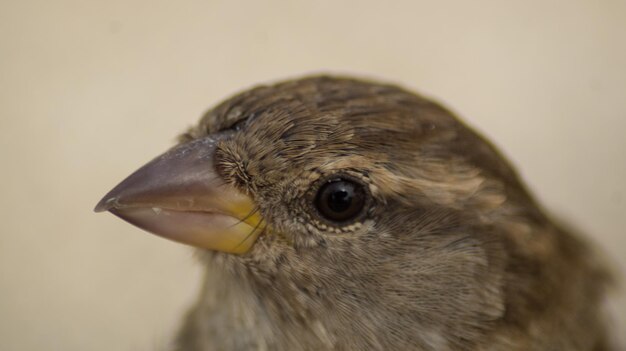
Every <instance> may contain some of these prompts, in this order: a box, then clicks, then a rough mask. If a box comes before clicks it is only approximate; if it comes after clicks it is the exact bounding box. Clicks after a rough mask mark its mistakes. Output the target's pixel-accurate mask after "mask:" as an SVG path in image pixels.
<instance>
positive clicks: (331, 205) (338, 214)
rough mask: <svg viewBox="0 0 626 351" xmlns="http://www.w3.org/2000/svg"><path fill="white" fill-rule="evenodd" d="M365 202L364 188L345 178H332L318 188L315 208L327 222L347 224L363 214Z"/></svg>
mask: <svg viewBox="0 0 626 351" xmlns="http://www.w3.org/2000/svg"><path fill="white" fill-rule="evenodd" d="M366 202H367V193H366V191H365V189H364V186H363V185H362V184H360V183H358V182H356V181H353V180H351V179H346V178H340V177H338V178H333V179H330V180H328V181H327V182H325V183H324V184H322V185H321V186H320V188H319V189H318V191H317V194H316V195H315V202H314V204H315V208H316V209H317V211H318V212H319V214H320V215H321V216H322V217H324V219H326V220H327V221H330V222H334V223H336V224H342V225H343V224H348V223H347V222H351V221H354V220H355V219H356V218H357V217H359V215H361V214H362V213H363V209H364V208H365V204H366Z"/></svg>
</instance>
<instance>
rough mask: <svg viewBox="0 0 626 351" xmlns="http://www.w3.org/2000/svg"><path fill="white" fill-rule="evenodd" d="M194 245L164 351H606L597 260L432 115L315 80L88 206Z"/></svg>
mask: <svg viewBox="0 0 626 351" xmlns="http://www.w3.org/2000/svg"><path fill="white" fill-rule="evenodd" d="M96 210H97V211H110V212H112V213H113V214H115V215H117V216H119V217H121V218H122V219H124V220H126V221H128V222H130V223H132V224H134V225H136V226H138V227H140V228H143V229H145V230H147V231H150V232H152V233H154V234H157V235H160V236H163V237H166V238H169V239H172V240H175V241H178V242H181V243H185V244H189V245H193V246H196V247H198V248H200V250H199V252H200V257H201V260H202V262H203V265H204V266H205V267H206V274H205V281H204V286H203V288H202V291H201V292H200V295H199V298H198V301H197V302H196V304H195V306H193V308H192V309H191V310H190V312H189V313H188V316H187V319H186V322H185V324H184V326H183V328H182V330H181V332H180V334H179V337H178V339H177V342H176V347H175V348H176V349H177V350H485V351H486V350H494V351H495V350H594V351H601V350H609V349H612V348H611V345H610V342H609V333H607V323H606V322H605V318H604V315H603V313H602V309H601V304H602V302H603V300H604V297H605V293H606V290H607V287H608V286H609V283H610V282H611V277H610V274H608V273H607V271H606V270H605V268H604V266H603V264H601V260H600V259H599V257H598V255H597V254H596V253H594V251H593V250H592V249H590V248H589V245H587V244H586V243H585V242H584V241H582V240H581V239H579V238H578V237H577V236H575V235H573V234H572V233H570V232H569V231H567V230H565V229H563V228H562V227H561V226H559V225H558V224H556V223H555V222H554V221H553V220H551V219H550V218H549V217H548V216H547V215H546V214H545V213H544V212H543V211H542V209H541V208H540V207H539V206H538V205H537V203H536V202H535V201H534V200H533V198H532V197H531V195H529V193H528V191H527V190H526V189H525V187H524V185H523V184H522V183H521V181H520V179H519V178H518V176H517V175H516V173H515V171H514V170H513V168H512V167H511V166H510V165H509V163H508V162H507V161H506V160H505V159H504V158H503V157H502V156H501V155H500V154H499V153H498V151H497V150H496V149H495V148H494V147H493V146H492V145H491V144H490V143H489V142H487V141H485V140H484V139H483V138H482V137H480V136H479V135H478V134H477V133H476V132H474V131H472V130H471V129H470V128H468V127H467V126H466V125H464V124H463V123H461V122H460V121H459V120H458V119H456V118H455V117H454V116H453V114H452V113H451V112H449V111H448V110H446V109H445V108H443V107H442V106H441V105H439V104H437V103H435V102H433V101H431V100H429V99H426V98H424V97H421V96H419V95H415V94H413V93H410V92H407V91H405V90H403V89H401V88H398V87H395V86H392V85H383V84H378V83H371V82H365V81H360V80H354V79H347V78H335V77H325V76H322V77H312V78H305V79H300V80H293V81H287V82H283V83H280V84H276V85H272V86H261V87H257V88H254V89H252V90H249V91H246V92H243V93H241V94H239V95H236V96H234V97H232V98H231V99H229V100H227V101H225V102H223V103H222V104H220V105H218V106H217V107H215V108H214V109H212V110H211V111H209V112H208V113H207V114H206V115H205V116H204V117H203V118H202V119H201V121H200V123H199V124H198V125H197V126H196V127H194V128H192V129H191V130H189V131H188V132H187V133H185V134H184V135H183V136H182V137H181V138H180V143H179V145H177V146H175V147H174V148H172V149H171V150H169V151H167V152H166V153H165V154H163V155H161V156H159V157H157V158H156V159H154V160H153V161H151V162H150V163H148V164H147V165H145V166H144V167H142V168H140V169H139V170H138V171H136V172H135V173H133V174H132V175H131V176H129V177H128V178H127V179H126V180H124V181H123V182H122V183H121V184H119V185H118V186H117V187H116V188H114V189H113V190H112V191H111V192H110V193H109V194H107V195H106V196H105V197H104V198H103V199H102V201H101V202H100V203H99V204H98V205H97V207H96Z"/></svg>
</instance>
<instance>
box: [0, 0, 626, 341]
mask: <svg viewBox="0 0 626 351" xmlns="http://www.w3.org/2000/svg"><path fill="white" fill-rule="evenodd" d="M625 38H626V2H625V1H620V0H613V1H611V0H602V1H599V0H587V1H585V0H575V1H574V0H570V1H549V0H536V1H517V2H512V1H495V0H494V1H457V2H450V1H437V2H432V3H429V2H422V1H410V2H409V1H407V2H383V1H373V2H369V3H368V2H364V1H309V2H300V1H289V2H288V1H284V2H280V1H274V2H262V1H249V2H236V1H228V2H227V1H195V2H194V1H161V0H157V1H153V0H139V1H132V0H131V1H128V0H124V1H122V0H109V1H104V0H103V1H72V0H57V1H50V0H13V1H7V0H1V1H0V164H1V165H2V170H1V171H0V180H1V181H0V214H1V217H0V218H1V220H0V349H1V350H151V349H163V346H162V345H164V344H165V343H166V342H167V340H169V338H170V335H171V333H172V330H173V327H174V326H175V325H177V323H178V319H179V317H180V315H181V312H182V311H183V310H184V308H185V306H187V305H188V303H189V302H190V300H191V298H192V297H193V296H194V294H195V292H196V289H197V287H198V278H199V270H198V267H197V266H196V265H195V264H194V261H193V257H192V255H191V250H190V249H188V248H186V247H183V246H181V245H178V244H174V243H171V242H168V241H165V240H163V239H160V238H157V237H154V236H151V235H148V234H144V233H143V232H141V231H139V230H138V229H135V228H133V227H131V226H129V225H127V224H125V223H123V222H122V221H120V220H118V219H116V218H115V217H113V216H112V215H109V214H94V213H92V212H91V209H92V208H93V206H94V205H95V203H96V202H97V200H99V198H100V197H101V196H102V195H104V193H105V192H106V191H108V190H109V189H110V188H111V187H112V186H113V185H115V184H116V183H117V182H118V181H120V180H121V179H122V178H123V177H124V176H126V175H127V174H128V173H129V172H131V171H133V170H134V169H135V168H137V167H138V166H140V165H141V164H143V163H144V162H145V161H147V160H148V159H150V158H151V157H152V156H154V155H156V154H157V153H160V152H161V151H163V150H164V149H166V148H167V147H168V146H170V145H172V142H173V139H174V137H175V136H176V135H177V133H179V132H180V131H182V130H183V129H185V128H186V127H187V126H189V125H190V124H192V123H194V121H195V120H196V119H197V118H198V117H199V116H200V115H201V114H202V112H203V111H204V110H205V109H207V108H208V107H209V106H211V105H212V104H214V103H216V102H218V101H219V100H220V99H222V98H224V97H226V96H228V95H229V94H231V93H234V92H236V91H238V90H240V89H243V88H246V87H248V86H250V85H253V84H257V83H259V82H264V81H271V80H276V79H281V78H285V77H291V76H296V75H301V74H303V73H309V72H320V71H324V72H342V73H354V74H358V75H362V76H367V77H375V78H380V79H384V80H389V81H393V82H398V83H401V84H403V85H405V86H407V87H410V88H412V89H415V90H419V91H421V92H424V93H426V94H428V95H431V96H434V97H436V98H438V99H440V100H442V101H443V102H445V103H446V104H447V105H448V106H450V107H451V108H453V109H454V110H456V111H457V112H459V113H460V114H461V115H462V116H463V117H464V118H465V119H466V120H467V121H468V122H470V123H471V124H472V125H474V126H475V127H477V128H478V129H479V130H481V131H483V132H484V133H485V134H486V135H488V136H489V137H491V138H492V139H493V140H494V141H495V142H496V144H498V145H499V146H500V147H501V148H502V149H503V150H504V151H505V153H506V154H507V155H509V156H510V158H511V159H512V160H513V161H514V162H515V164H517V166H518V168H519V169H520V171H521V173H522V174H523V176H524V178H525V179H526V180H527V181H528V183H529V184H530V186H531V188H532V189H533V190H534V191H535V192H536V193H537V195H538V197H539V198H540V199H541V200H542V201H543V203H544V204H545V205H546V206H547V207H549V208H550V209H552V210H553V211H554V212H555V213H557V214H558V215H559V216H562V217H564V218H567V219H568V220H569V221H570V222H572V223H574V224H575V225H576V226H578V227H579V228H581V229H582V230H583V231H584V232H586V233H588V234H589V236H591V237H593V239H594V240H595V241H596V242H598V243H600V245H601V246H603V247H604V248H605V249H606V251H607V252H608V254H609V255H610V256H612V258H613V259H614V260H615V261H616V262H617V263H618V264H620V265H621V266H626V239H625V236H624V229H623V228H624V227H625V226H626V198H625V197H626V182H625V181H624V180H625V179H626V156H625V155H624V154H625V153H626V139H625V134H626V133H625V131H626V115H625V111H626V39H625ZM614 309H615V311H616V314H617V315H619V316H620V317H621V318H622V320H623V319H625V318H626V304H624V302H623V299H622V302H620V303H618V304H617V305H616V307H615V308H614ZM621 330H622V331H625V332H626V328H621Z"/></svg>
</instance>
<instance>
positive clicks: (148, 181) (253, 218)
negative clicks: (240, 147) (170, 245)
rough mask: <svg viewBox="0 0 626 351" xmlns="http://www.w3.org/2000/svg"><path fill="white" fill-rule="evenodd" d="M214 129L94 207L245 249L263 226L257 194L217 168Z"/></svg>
mask: <svg viewBox="0 0 626 351" xmlns="http://www.w3.org/2000/svg"><path fill="white" fill-rule="evenodd" d="M223 137H224V135H219V134H218V135H214V136H211V137H206V138H203V139H198V140H194V141H191V142H189V143H186V144H182V145H179V146H176V147H174V148H172V149H170V150H169V151H167V152H166V153H164V154H162V155H161V156H158V157H157V158H155V159H154V160H152V161H150V162H149V163H148V164H146V165H145V166H143V167H141V168H140V169H138V170H137V171H136V172H135V173H133V174H131V175H130V176H129V177H128V178H126V179H124V181H122V182H121V183H120V184H119V185H117V186H116V187H115V188H113V190H111V191H110V192H109V193H108V194H106V196H104V198H102V200H100V202H99V203H98V205H96V208H95V211H96V212H102V211H109V212H111V213H113V214H114V215H116V216H118V217H120V218H122V219H123V220H125V221H127V222H129V223H131V224H133V225H136V226H137V227H139V228H142V229H144V230H147V231H149V232H151V233H153V234H156V235H159V236H162V237H165V238H167V239H171V240H174V241H178V242H181V243H184V244H188V245H193V246H196V247H200V248H204V249H209V250H217V251H224V252H229V253H237V254H241V253H245V252H247V251H248V250H249V249H250V248H251V247H252V245H253V244H254V242H255V241H256V238H257V237H258V235H259V233H260V232H261V231H262V230H263V228H262V222H263V221H262V218H261V217H260V215H259V214H258V213H257V212H256V211H255V205H254V202H253V200H252V199H251V198H250V197H249V196H247V195H245V194H243V193H241V192H239V191H238V190H237V189H235V188H234V187H233V186H231V185H229V184H227V183H226V182H225V181H224V180H223V179H222V178H221V177H220V176H219V174H217V172H216V170H215V164H214V154H215V147H216V143H217V142H218V140H219V139H220V138H223Z"/></svg>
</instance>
